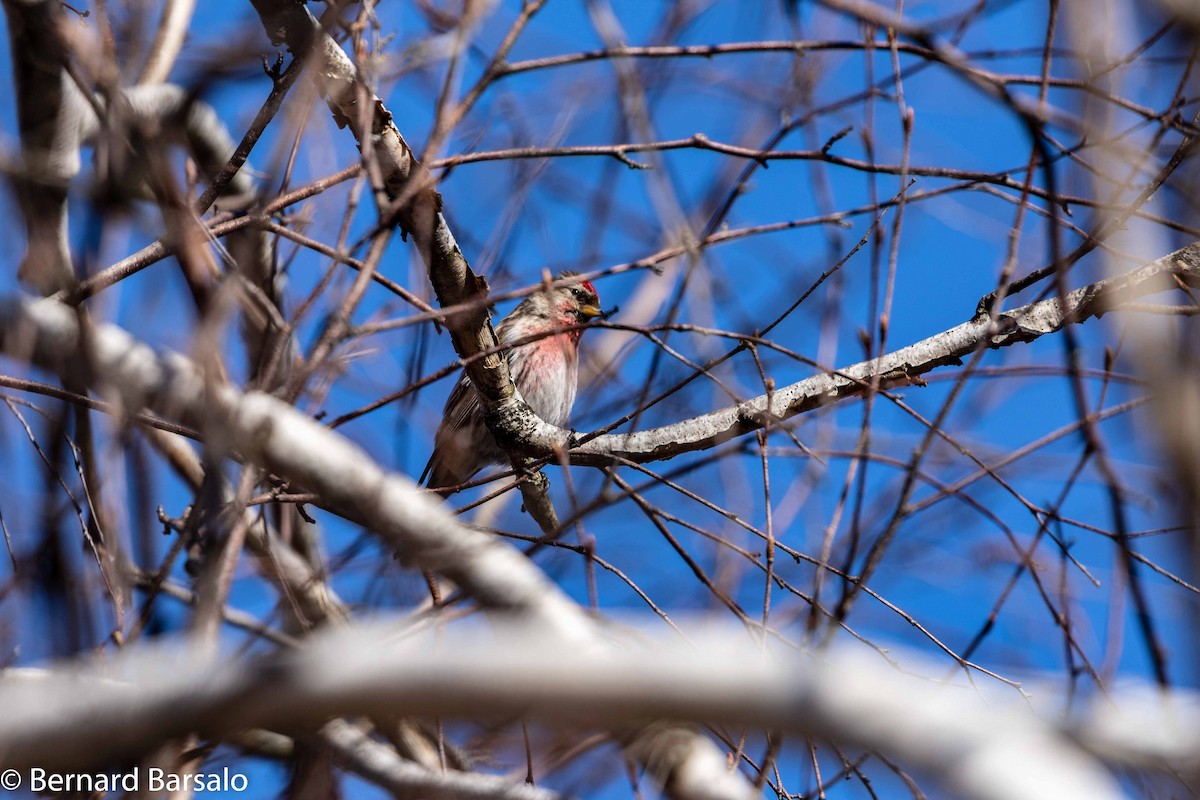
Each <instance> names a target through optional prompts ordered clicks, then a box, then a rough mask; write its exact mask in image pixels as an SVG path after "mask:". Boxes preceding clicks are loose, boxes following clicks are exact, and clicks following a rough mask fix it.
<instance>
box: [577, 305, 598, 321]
mask: <svg viewBox="0 0 1200 800" xmlns="http://www.w3.org/2000/svg"><path fill="white" fill-rule="evenodd" d="M579 313H580V314H582V315H583V316H585V317H587V318H588V319H595V318H596V317H603V316H604V312H603V311H601V310H600V307H599V306H594V305H592V304H591V303H587V304H586V305H582V306H580V307H579Z"/></svg>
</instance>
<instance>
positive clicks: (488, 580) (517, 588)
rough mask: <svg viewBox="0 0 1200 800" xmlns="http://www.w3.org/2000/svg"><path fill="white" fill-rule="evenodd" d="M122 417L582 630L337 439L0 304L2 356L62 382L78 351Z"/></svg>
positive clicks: (291, 412) (291, 413)
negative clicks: (206, 441)
mask: <svg viewBox="0 0 1200 800" xmlns="http://www.w3.org/2000/svg"><path fill="white" fill-rule="evenodd" d="M85 342H86V346H87V348H88V352H87V363H89V364H91V365H93V366H94V369H95V374H96V375H97V376H100V379H101V380H103V381H104V383H103V384H102V386H101V388H102V389H103V390H107V391H109V392H112V393H116V394H119V396H120V399H121V401H122V403H123V404H124V406H125V407H126V408H128V409H130V410H134V409H138V408H141V407H143V406H144V407H147V408H152V409H155V410H157V411H159V412H161V413H163V414H164V415H165V416H171V417H176V418H179V419H186V420H189V421H191V422H193V423H195V424H196V426H197V427H198V428H200V429H202V430H206V431H219V432H220V433H219V435H220V437H221V439H222V440H223V441H227V442H230V443H231V445H232V446H233V447H234V448H235V449H236V450H237V451H238V452H239V453H240V454H241V457H242V458H244V459H246V460H248V461H251V462H254V463H257V464H261V465H263V466H265V467H267V468H268V469H271V470H272V471H274V472H276V473H277V474H278V475H281V476H283V477H285V478H287V479H289V480H292V481H294V482H296V483H297V484H300V485H302V486H305V487H309V488H311V489H313V490H314V491H316V492H318V493H319V494H320V495H321V496H322V498H323V499H324V500H325V502H326V503H328V504H329V505H330V506H332V507H334V508H337V509H339V510H341V511H342V512H343V513H344V514H345V515H346V516H347V517H349V518H350V519H355V520H358V521H361V522H362V523H363V524H365V525H367V526H369V527H370V528H372V529H373V530H375V531H376V532H378V533H379V534H380V535H381V536H382V537H383V538H384V539H385V540H387V541H388V543H389V544H391V546H392V547H394V548H395V549H396V551H397V553H398V554H399V555H400V557H401V558H402V559H404V560H405V561H407V562H410V563H416V564H419V565H420V566H422V567H424V568H426V569H430V570H433V571H435V572H438V573H441V574H443V575H445V576H447V577H449V578H451V579H452V580H453V581H454V582H455V583H456V584H458V585H459V586H460V587H462V588H463V590H464V591H465V592H467V593H468V594H469V595H471V596H472V597H474V598H475V599H476V600H478V601H479V602H480V603H482V604H483V605H485V606H489V607H493V608H504V609H509V610H514V611H521V612H523V613H529V614H532V615H533V616H535V617H537V618H539V619H541V620H542V622H543V624H545V625H546V626H547V627H548V628H551V629H554V630H559V631H561V632H562V633H563V635H565V636H581V635H582V636H583V637H584V639H587V638H588V634H587V633H586V632H588V631H590V630H591V627H592V626H591V623H590V622H589V621H588V620H587V619H586V617H585V616H584V615H583V613H582V612H581V611H580V609H579V608H578V606H576V605H575V604H574V603H572V602H571V601H570V600H568V599H567V598H566V597H565V596H564V595H563V594H562V593H561V592H560V591H559V590H558V588H557V587H556V586H554V584H553V583H551V582H550V581H549V580H547V579H546V577H545V576H544V575H542V573H541V572H540V571H538V570H537V568H536V567H534V566H533V565H532V564H531V563H530V562H529V561H528V559H526V558H525V557H524V556H522V555H520V553H519V552H517V551H516V550H515V549H513V548H511V547H509V546H508V545H507V544H504V543H502V542H500V541H499V540H497V539H495V538H493V537H490V536H487V535H486V534H483V533H479V532H476V531H471V530H469V529H467V528H464V527H463V526H462V525H460V524H459V523H458V522H456V521H455V520H454V518H453V517H451V516H450V515H449V514H448V513H446V511H444V510H443V509H442V508H441V507H440V506H439V505H438V504H436V503H434V502H433V501H432V500H430V499H429V498H428V497H426V496H425V495H423V494H422V493H420V492H418V491H417V489H416V487H415V486H413V484H412V483H411V482H410V481H409V480H407V479H406V478H404V477H402V476H399V475H394V474H391V475H390V474H387V473H385V472H384V471H383V470H382V469H380V468H379V467H378V466H377V465H376V464H375V463H374V462H373V461H372V459H371V458H370V457H369V456H368V455H367V454H366V453H364V452H363V451H362V450H360V449H359V448H358V447H356V446H355V445H353V444H351V443H350V442H349V441H348V440H346V439H345V438H343V437H342V436H341V435H340V434H337V433H334V432H333V431H331V430H329V429H327V428H325V427H324V426H322V425H320V424H318V423H316V422H315V421H313V420H312V419H311V418H310V417H307V416H305V415H304V414H302V413H300V412H299V411H297V410H296V409H295V408H293V407H292V406H290V405H288V404H286V403H284V402H282V401H280V400H277V399H276V398H274V397H271V396H270V395H267V394H263V393H260V392H249V393H246V394H242V393H240V392H238V391H236V390H235V389H233V388H232V387H229V386H222V385H219V384H216V383H215V382H213V381H210V380H209V379H208V378H207V377H206V376H204V375H202V374H201V373H200V372H199V371H198V370H197V369H196V368H195V366H193V365H192V364H191V362H189V361H188V360H187V359H185V358H183V357H181V356H178V355H166V356H161V357H160V356H158V355H156V354H155V353H154V352H153V351H152V350H151V349H150V348H149V347H147V346H145V345H144V344H141V343H139V342H137V341H135V340H133V339H131V338H130V337H129V336H128V335H127V334H126V333H125V332H124V331H121V330H120V329H118V328H116V327H113V326H107V325H105V326H96V327H94V328H93V329H91V330H89V331H88V335H87V336H86V337H84V336H83V335H82V334H81V331H80V330H79V324H78V321H77V319H76V317H75V314H74V313H73V312H72V311H71V310H70V309H68V308H67V307H65V306H62V305H60V304H58V303H55V302H53V301H41V302H34V301H30V300H26V299H22V298H15V297H3V298H0V352H5V353H7V354H8V355H10V356H13V357H15V358H20V359H25V360H29V361H31V362H33V363H36V364H39V365H40V366H42V367H45V368H48V369H52V370H56V371H59V372H64V373H69V372H71V371H72V370H73V369H74V368H75V365H76V364H77V362H78V358H79V356H80V353H81V349H82V348H83V347H84V346H85Z"/></svg>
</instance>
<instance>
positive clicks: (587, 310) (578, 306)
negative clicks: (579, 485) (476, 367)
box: [420, 272, 615, 498]
mask: <svg viewBox="0 0 1200 800" xmlns="http://www.w3.org/2000/svg"><path fill="white" fill-rule="evenodd" d="M578 277H579V273H577V272H560V273H559V274H558V275H557V276H556V280H557V281H561V280H570V279H572V278H578ZM614 311H615V309H614ZM610 313H611V312H610ZM607 316H608V314H605V313H604V312H603V311H602V310H601V308H600V295H599V293H598V292H597V291H596V287H595V286H593V285H592V283H591V281H584V280H574V281H572V282H571V283H568V284H565V285H563V286H557V287H555V288H551V289H546V290H542V291H538V292H535V293H534V294H531V295H529V296H528V297H526V298H525V299H524V300H522V301H521V303H520V304H519V305H518V306H517V307H516V308H515V309H513V311H512V313H510V314H509V315H508V316H507V317H505V318H504V319H503V320H502V321H501V322H500V325H499V326H498V327H497V328H496V338H498V339H499V340H500V344H501V345H502V346H504V345H513V346H512V347H511V348H510V349H508V350H507V351H506V355H507V358H508V369H509V374H511V375H512V379H513V383H515V384H516V386H517V389H518V390H519V391H520V392H521V396H522V397H523V398H525V402H526V403H528V404H529V407H530V408H531V409H533V413H535V414H537V415H538V416H539V417H540V418H541V419H543V420H544V421H546V422H548V423H550V424H551V425H555V426H558V427H560V428H561V427H563V426H564V425H566V423H567V420H568V419H569V417H570V414H571V406H573V405H574V404H575V391H576V388H577V385H578V381H579V340H580V339H581V338H582V337H583V327H582V326H583V325H586V324H587V323H589V322H591V321H592V320H594V319H596V318H597V317H607ZM517 342H523V343H522V344H516V343H517ZM506 460H507V454H506V452H505V451H504V450H503V449H502V448H501V447H500V445H498V444H496V440H495V439H494V438H493V437H492V434H491V431H489V430H488V427H487V424H486V423H485V422H484V410H483V403H481V402H480V398H479V393H478V392H477V391H476V389H475V385H474V384H472V383H471V379H470V378H469V377H467V374H466V372H465V371H464V372H463V374H462V375H461V376H460V377H459V380H458V383H457V384H455V386H454V389H452V390H451V392H450V397H449V398H448V399H447V400H446V407H445V409H444V410H443V412H442V421H441V424H439V425H438V429H437V433H436V434H434V437H433V454H432V455H431V456H430V458H429V463H428V464H426V465H425V470H424V471H423V472H422V473H421V478H420V480H421V481H422V482H425V485H426V486H427V487H428V488H430V489H433V490H434V491H436V492H437V493H438V494H440V495H441V496H442V497H443V498H445V497H449V496H450V495H451V494H453V493H454V492H456V491H458V489H459V488H460V487H461V486H462V484H464V483H466V482H467V481H469V480H470V479H471V478H472V477H473V476H474V475H475V474H476V473H477V472H479V471H480V470H482V469H484V468H485V467H488V466H490V465H492V464H499V463H504V462H505V461H506ZM426 478H428V481H427V482H426Z"/></svg>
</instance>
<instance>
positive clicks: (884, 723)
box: [0, 623, 1197, 800]
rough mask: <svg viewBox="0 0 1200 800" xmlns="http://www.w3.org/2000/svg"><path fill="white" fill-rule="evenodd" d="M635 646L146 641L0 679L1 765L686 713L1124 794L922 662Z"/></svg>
mask: <svg viewBox="0 0 1200 800" xmlns="http://www.w3.org/2000/svg"><path fill="white" fill-rule="evenodd" d="M646 641H647V640H646V639H645V638H643V639H642V640H640V641H638V642H635V641H634V640H632V639H630V640H626V641H624V642H622V644H621V645H620V646H609V647H603V648H598V649H593V650H589V651H587V652H581V651H580V650H579V649H578V648H576V647H573V646H571V645H570V643H568V642H564V641H563V640H562V639H560V638H558V637H556V636H553V635H547V634H546V632H544V631H542V630H540V629H538V627H537V625H536V623H535V624H533V625H519V626H512V627H507V626H503V625H501V626H498V627H497V628H496V629H493V630H489V631H487V632H479V631H475V632H474V633H473V634H472V633H470V632H466V631H453V630H451V631H445V630H442V631H437V632H431V633H430V634H429V635H405V634H404V633H403V631H402V630H401V629H398V628H397V627H396V625H395V624H392V625H372V626H368V627H365V628H360V629H353V630H351V629H346V630H339V631H336V632H330V633H328V634H323V635H320V636H318V637H315V638H314V639H313V640H312V641H311V642H310V643H309V644H308V645H307V646H306V647H305V648H303V649H302V650H299V651H290V652H287V653H281V654H278V655H276V656H274V657H268V658H265V659H260V660H258V661H256V662H251V663H250V664H248V665H247V664H234V663H225V662H223V661H220V660H218V659H214V658H211V657H207V656H204V655H196V654H194V653H192V652H179V651H177V650H167V649H150V648H146V649H143V650H142V651H141V652H139V653H136V654H130V655H129V656H127V657H125V658H122V659H120V660H118V661H116V662H112V663H108V664H102V665H98V666H91V667H83V668H79V669H71V668H63V669H62V670H61V671H58V670H56V671H54V672H53V673H51V674H50V675H49V676H48V677H46V678H45V679H44V680H41V681H38V682H36V683H34V684H33V685H32V686H31V685H30V682H29V681H23V680H14V679H12V678H9V679H7V680H3V681H0V707H3V708H4V709H5V714H4V716H3V718H0V752H3V753H5V763H6V765H11V766H14V767H16V768H21V767H25V766H28V765H32V764H38V765H43V766H48V767H54V768H57V769H83V768H89V767H97V766H100V765H103V764H105V763H107V762H109V761H111V759H113V758H115V757H119V756H120V755H121V754H122V753H125V752H128V751H129V750H130V749H137V748H139V747H144V746H146V745H147V744H148V743H152V742H154V741H160V740H162V739H164V738H168V737H170V736H172V735H176V734H178V733H179V732H182V731H188V730H200V731H203V732H205V733H206V734H207V735H210V736H215V735H223V734H225V733H228V732H232V731H237V730H244V729H249V728H255V727H265V728H268V729H285V730H286V729H288V728H290V727H293V726H297V725H304V724H309V723H312V722H314V721H320V720H322V719H325V718H327V717H329V716H346V715H354V714H361V713H376V714H377V713H397V714H414V715H441V716H464V717H468V718H472V719H488V718H491V719H508V718H511V717H513V716H523V717H532V718H538V719H543V720H547V721H548V722H550V723H565V724H568V725H571V726H579V725H581V724H582V725H587V726H597V725H598V726H613V725H626V724H629V723H630V722H632V721H635V720H637V721H643V722H646V723H652V722H653V721H655V720H661V719H685V720H694V721H698V722H707V723H709V724H730V725H740V724H745V725H751V726H754V727H760V728H765V729H767V730H778V731H791V732H795V733H797V734H799V735H803V736H814V737H819V738H822V739H828V740H831V741H833V742H836V743H838V744H841V745H844V746H849V747H854V748H865V749H869V750H874V751H878V752H880V753H882V754H883V755H885V756H887V757H890V758H895V759H897V760H898V761H900V762H901V763H902V764H905V765H911V766H913V767H916V768H920V769H922V770H925V771H928V772H929V773H930V774H932V775H934V776H936V777H937V778H938V779H939V780H940V781H941V782H942V784H943V785H944V786H945V787H946V789H947V790H948V793H949V794H952V795H953V796H955V797H963V798H971V799H973V800H1001V799H1002V798H1003V799H1004V800H1008V798H1013V797H1053V798H1056V799H1057V800H1076V799H1077V800H1116V798H1120V797H1122V796H1123V794H1122V792H1121V791H1120V788H1119V787H1118V785H1117V783H1116V781H1115V780H1114V779H1113V778H1112V776H1111V775H1109V774H1108V773H1107V772H1106V771H1105V770H1104V769H1103V768H1102V767H1101V765H1100V763H1099V762H1098V761H1097V760H1095V759H1094V758H1092V757H1090V756H1089V755H1088V754H1087V752H1086V750H1085V749H1083V748H1081V747H1080V746H1079V745H1078V743H1077V742H1076V741H1075V740H1074V739H1073V738H1072V736H1069V735H1064V732H1063V731H1062V730H1060V728H1059V726H1058V723H1057V722H1056V721H1053V720H1050V721H1048V720H1046V719H1043V718H1041V717H1039V716H1038V715H1036V714H1035V713H1033V712H1032V711H1031V710H1030V709H1029V708H1028V707H1027V706H1026V704H1025V703H1024V701H1022V700H1020V699H1018V698H1013V699H1012V701H1011V702H1010V703H1008V704H1005V703H996V702H994V700H993V701H992V702H989V701H987V700H985V699H984V698H982V697H980V696H979V695H978V694H976V693H975V691H974V690H972V689H970V688H967V687H962V686H946V685H940V684H939V683H938V682H936V681H934V682H930V681H928V680H925V679H923V678H920V677H916V675H924V674H929V673H930V671H931V670H932V671H933V672H936V671H937V669H936V668H931V667H929V666H928V665H920V664H912V663H909V664H907V666H908V668H909V669H911V670H912V671H913V672H915V675H913V674H906V673H905V672H902V671H900V670H897V669H895V668H894V667H891V666H888V665H885V664H883V663H881V662H880V661H879V660H877V659H875V658H872V657H865V656H854V655H851V654H848V653H844V652H837V651H834V652H832V653H828V654H824V655H822V656H820V657H814V656H808V655H805V654H802V653H797V652H795V651H793V650H790V649H789V650H787V651H786V652H784V653H780V654H776V653H773V652H771V650H770V649H768V650H767V651H765V652H764V651H763V650H762V649H761V644H760V643H758V642H752V641H750V639H749V637H748V636H747V635H746V633H745V631H736V632H731V631H725V632H716V633H714V632H712V631H708V632H691V633H689V638H688V641H686V642H685V641H683V640H682V639H679V638H677V637H674V636H672V637H671V638H670V639H669V640H666V641H657V642H654V643H652V644H646V643H645V642H646ZM905 661H908V659H905ZM101 682H103V687H104V691H97V686H98V685H99V684H100V683H101ZM1103 702H1104V703H1105V704H1108V703H1109V702H1110V700H1109V699H1108V698H1106V699H1105V700H1104V701H1103ZM1112 702H1113V703H1114V705H1116V706H1119V707H1121V708H1124V709H1126V710H1127V713H1138V714H1151V715H1153V716H1154V718H1155V719H1156V721H1157V723H1158V724H1159V725H1160V726H1164V728H1163V729H1164V736H1162V737H1157V738H1156V739H1155V741H1154V743H1150V744H1147V743H1141V744H1139V745H1138V746H1137V747H1135V748H1134V749H1133V752H1132V753H1131V755H1132V758H1133V759H1134V760H1140V759H1143V758H1145V757H1146V756H1147V755H1148V754H1149V753H1151V752H1153V753H1154V754H1155V755H1156V756H1158V757H1161V756H1163V755H1170V757H1171V760H1170V761H1169V762H1166V763H1163V762H1161V761H1160V763H1159V766H1160V767H1164V766H1165V767H1166V768H1168V769H1170V768H1175V769H1190V768H1191V767H1193V766H1194V765H1195V760H1196V756H1195V750H1194V746H1195V738H1196V737H1195V734H1194V731H1195V730H1196V729H1197V727H1196V726H1197V721H1196V720H1195V719H1194V712H1193V711H1189V710H1188V709H1187V705H1186V698H1181V699H1180V700H1174V699H1172V698H1171V697H1164V696H1162V695H1156V696H1155V697H1154V698H1153V702H1149V703H1145V702H1139V701H1138V700H1137V699H1136V698H1125V699H1124V700H1120V699H1118V700H1114V701H1112ZM167 709H170V712H169V713H165V712H166V710H167ZM1100 714H1101V717H1100V718H1101V719H1105V720H1108V723H1107V724H1106V726H1105V728H1104V730H1105V733H1104V735H1103V736H1102V737H1101V738H1100V740H1099V741H1100V742H1102V743H1105V744H1106V745H1107V746H1108V747H1109V748H1111V749H1112V750H1114V751H1116V752H1117V755H1118V757H1119V756H1120V751H1121V747H1120V746H1119V744H1120V742H1121V741H1123V739H1122V737H1121V736H1120V735H1114V733H1113V731H1112V729H1111V724H1112V722H1114V721H1115V719H1116V718H1115V717H1114V715H1113V714H1112V712H1106V711H1101V712H1100ZM1054 716H1055V718H1056V716H1057V715H1054ZM1090 727H1091V723H1090V720H1089V719H1087V718H1083V719H1080V722H1079V725H1078V728H1076V729H1075V730H1076V732H1077V734H1076V735H1080V734H1082V738H1083V740H1084V741H1085V742H1087V741H1089V740H1090V738H1091V737H1090V734H1088V733H1087V731H1088V729H1089V728H1090ZM1139 729H1144V728H1139ZM646 730H653V726H651V727H650V728H646ZM678 730H680V729H679V728H678V727H672V728H670V731H678ZM1167 731H1169V732H1170V737H1168V736H1167V735H1165V733H1166V732H1167ZM1124 738H1126V739H1127V738H1128V737H1124ZM1168 739H1170V740H1171V741H1172V742H1178V741H1188V742H1191V745H1192V748H1193V749H1191V750H1188V749H1187V748H1183V747H1180V746H1178V745H1177V744H1176V743H1168ZM1160 740H1161V742H1162V744H1159V742H1160ZM660 742H661V740H660ZM347 744H349V741H347ZM1014 765H1019V768H1018V767H1014ZM728 775H729V773H725V774H724V775H719V774H718V775H711V774H710V775H708V776H707V780H709V781H710V785H709V787H708V788H709V790H710V791H709V792H707V793H705V792H704V791H703V790H699V794H698V795H696V796H714V795H715V794H716V792H714V791H712V790H713V789H715V788H716V787H715V785H713V784H714V782H717V783H719V782H720V781H721V779H722V778H723V777H725V776H728Z"/></svg>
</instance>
